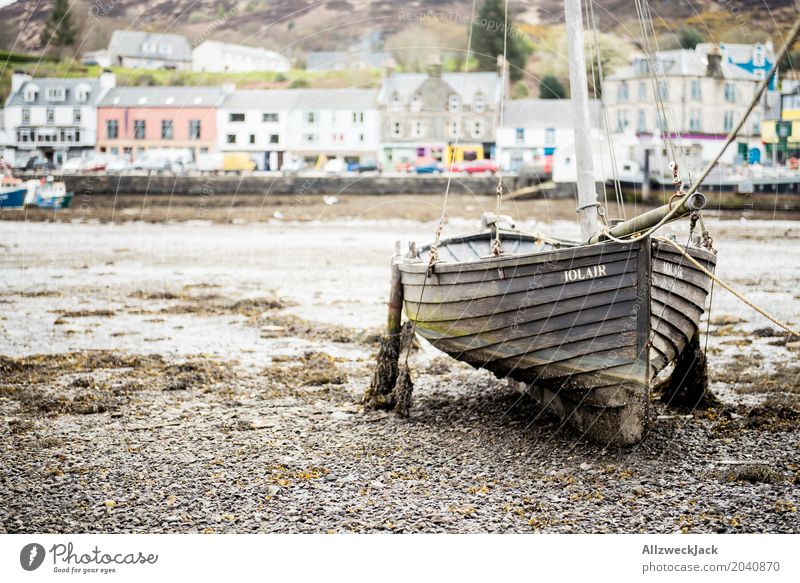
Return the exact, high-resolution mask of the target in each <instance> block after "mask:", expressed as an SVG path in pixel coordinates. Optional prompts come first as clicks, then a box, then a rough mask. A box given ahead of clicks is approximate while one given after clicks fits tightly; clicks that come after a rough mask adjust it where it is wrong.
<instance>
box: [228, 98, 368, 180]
mask: <svg viewBox="0 0 800 583" xmlns="http://www.w3.org/2000/svg"><path fill="white" fill-rule="evenodd" d="M376 97H377V91H376V90H373V89H276V90H238V91H234V92H233V93H232V94H231V95H230V96H229V97H228V98H227V99H226V100H225V101H224V102H223V104H222V105H221V106H220V107H219V109H218V111H217V127H218V136H219V137H218V141H219V149H220V150H221V151H222V152H237V153H248V154H250V155H251V157H252V158H253V160H255V162H256V164H257V165H258V167H259V168H261V169H265V170H278V169H280V168H281V167H282V166H283V164H284V161H286V160H288V159H290V158H291V159H293V158H302V159H303V160H305V162H306V163H307V164H309V165H310V166H319V165H321V164H322V163H323V162H324V161H325V160H327V159H330V158H340V159H343V160H345V161H347V162H358V161H360V160H362V159H364V160H366V159H375V158H376V157H377V153H378V142H379V133H380V121H379V117H378V107H377V102H376Z"/></svg>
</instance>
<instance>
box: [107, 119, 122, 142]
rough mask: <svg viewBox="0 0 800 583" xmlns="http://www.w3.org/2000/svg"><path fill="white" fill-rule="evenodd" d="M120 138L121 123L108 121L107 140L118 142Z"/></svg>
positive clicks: (113, 120)
mask: <svg viewBox="0 0 800 583" xmlns="http://www.w3.org/2000/svg"><path fill="white" fill-rule="evenodd" d="M118 136H119V122H118V121H117V120H115V119H108V120H106V138H107V139H109V140H116V139H117V137H118Z"/></svg>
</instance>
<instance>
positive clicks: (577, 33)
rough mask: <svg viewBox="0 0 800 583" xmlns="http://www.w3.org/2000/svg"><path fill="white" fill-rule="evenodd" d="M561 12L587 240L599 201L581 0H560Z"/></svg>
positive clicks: (595, 229)
mask: <svg viewBox="0 0 800 583" xmlns="http://www.w3.org/2000/svg"><path fill="white" fill-rule="evenodd" d="M590 1H591V0H590ZM564 16H565V20H566V24H567V43H568V45H569V87H570V94H571V98H572V117H573V122H574V125H575V168H576V170H577V179H578V220H579V221H580V224H581V239H582V240H583V241H588V240H589V238H590V237H591V236H592V235H596V234H597V232H598V230H599V227H598V221H597V217H598V213H597V208H598V206H599V204H598V202H597V191H596V190H595V185H594V163H593V161H592V140H591V136H592V128H591V124H590V122H589V87H588V85H587V84H586V60H585V58H584V48H583V47H584V44H583V12H582V9H581V0H564Z"/></svg>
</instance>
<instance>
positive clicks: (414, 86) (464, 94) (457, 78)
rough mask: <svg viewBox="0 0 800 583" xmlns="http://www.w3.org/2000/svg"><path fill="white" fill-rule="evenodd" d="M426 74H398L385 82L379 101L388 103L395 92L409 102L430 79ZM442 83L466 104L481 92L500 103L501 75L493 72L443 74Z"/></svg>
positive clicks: (490, 99)
mask: <svg viewBox="0 0 800 583" xmlns="http://www.w3.org/2000/svg"><path fill="white" fill-rule="evenodd" d="M432 78H433V77H431V76H430V75H428V74H426V73H396V74H394V75H392V76H391V77H389V78H387V79H385V80H384V82H383V84H382V85H381V90H380V94H379V96H378V100H379V101H380V102H381V103H388V102H389V100H390V96H391V95H392V94H394V93H395V92H396V93H397V94H398V95H399V96H400V98H401V100H403V101H408V100H410V99H411V97H412V96H413V94H414V93H416V91H417V90H418V89H419V87H420V86H421V85H422V84H423V83H424V82H425V81H427V80H428V79H432ZM442 81H444V82H445V83H447V84H448V85H449V86H450V87H451V88H452V89H453V91H455V92H456V93H458V94H459V95H460V96H461V100H462V101H463V102H464V103H465V104H469V103H471V102H472V98H473V97H474V96H475V95H477V93H478V92H479V91H480V93H482V94H483V95H484V96H485V97H486V98H487V99H488V100H489V101H490V102H492V101H494V102H498V101H500V95H501V93H502V81H501V78H500V75H498V74H497V73H494V72H492V71H486V72H480V73H443V74H442Z"/></svg>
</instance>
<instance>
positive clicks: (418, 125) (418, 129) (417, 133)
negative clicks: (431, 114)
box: [413, 120, 422, 138]
mask: <svg viewBox="0 0 800 583" xmlns="http://www.w3.org/2000/svg"><path fill="white" fill-rule="evenodd" d="M413 127H414V137H415V138H421V137H422V122H421V121H419V120H417V121H415V122H414V126H413Z"/></svg>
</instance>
